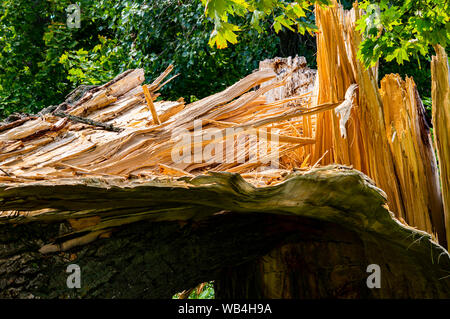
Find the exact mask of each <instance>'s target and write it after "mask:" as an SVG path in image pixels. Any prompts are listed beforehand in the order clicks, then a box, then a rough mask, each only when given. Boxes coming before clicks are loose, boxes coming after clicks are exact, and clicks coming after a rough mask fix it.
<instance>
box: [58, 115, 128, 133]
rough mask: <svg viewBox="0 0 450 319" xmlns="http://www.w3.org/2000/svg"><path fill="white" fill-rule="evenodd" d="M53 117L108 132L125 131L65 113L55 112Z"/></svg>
mask: <svg viewBox="0 0 450 319" xmlns="http://www.w3.org/2000/svg"><path fill="white" fill-rule="evenodd" d="M53 115H55V116H57V117H65V118H68V119H69V120H70V121H72V122H78V123H83V124H88V125H92V126H96V127H99V128H101V129H104V130H106V131H112V132H122V131H123V130H124V129H123V128H120V127H115V126H113V125H112V124H105V123H102V122H97V121H94V120H91V119H88V118H85V117H80V116H75V115H70V114H67V113H64V112H55V113H53Z"/></svg>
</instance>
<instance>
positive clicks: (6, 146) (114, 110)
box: [0, 61, 329, 183]
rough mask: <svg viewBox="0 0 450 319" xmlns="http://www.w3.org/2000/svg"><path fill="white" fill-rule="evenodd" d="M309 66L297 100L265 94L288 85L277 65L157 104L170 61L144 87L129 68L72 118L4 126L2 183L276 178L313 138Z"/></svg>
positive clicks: (91, 94)
mask: <svg viewBox="0 0 450 319" xmlns="http://www.w3.org/2000/svg"><path fill="white" fill-rule="evenodd" d="M303 64H304V65H303V66H302V70H301V71H300V72H303V71H307V72H310V73H311V75H309V76H308V77H305V79H304V80H303V85H304V87H305V89H304V90H303V91H302V92H301V94H299V95H298V96H290V97H289V98H282V99H277V100H276V101H275V100H273V99H272V100H271V99H270V98H269V99H268V98H267V96H266V95H265V94H267V93H268V92H270V91H271V90H273V89H276V88H280V87H282V86H283V85H285V83H286V81H287V79H288V77H289V76H290V75H288V74H285V75H284V76H282V77H277V74H276V73H275V72H274V70H273V69H272V68H263V69H261V70H258V71H256V72H254V73H252V74H250V75H248V76H247V77H245V78H244V79H242V80H241V81H239V82H237V83H236V84H234V85H233V86H231V87H229V88H227V89H226V90H224V91H222V92H219V93H217V94H214V95H212V96H209V97H206V98H204V99H202V100H199V101H197V102H194V103H191V104H188V105H185V103H184V100H183V99H180V100H178V101H176V102H171V101H155V100H156V98H157V96H158V95H159V93H156V91H157V90H159V89H160V88H161V87H162V85H161V84H160V83H161V82H162V81H163V79H164V77H165V76H167V75H168V74H169V72H170V70H171V69H172V67H169V68H168V70H166V71H165V72H164V73H163V74H162V75H161V76H159V77H158V78H157V79H156V80H155V81H154V82H153V83H152V84H149V85H145V84H143V82H144V72H143V70H142V69H137V70H130V71H127V72H125V73H124V74H121V75H119V76H117V77H116V78H115V79H114V80H112V81H110V82H109V83H107V84H105V85H103V86H101V87H97V88H94V89H91V90H90V91H88V92H86V93H85V95H84V96H83V97H82V98H81V99H80V100H78V101H77V102H75V103H74V104H73V105H68V106H66V109H64V113H63V114H66V115H67V118H60V117H58V116H55V114H53V113H49V114H45V115H42V116H36V117H30V118H28V119H27V120H23V121H15V122H14V123H5V124H3V125H2V126H0V131H1V133H0V150H1V152H0V168H1V170H0V181H2V182H15V183H16V182H21V183H27V182H30V181H34V180H54V182H55V183H58V180H60V179H62V178H70V177H74V176H121V177H125V178H133V177H152V176H158V175H169V176H180V175H186V176H189V175H191V174H193V175H197V174H201V173H203V172H205V171H207V170H209V171H210V170H216V171H230V172H237V173H252V172H257V171H259V170H261V169H262V170H270V171H271V173H270V174H269V175H273V171H274V169H275V170H276V169H277V167H270V164H271V163H272V162H273V161H276V163H277V164H279V165H280V166H281V167H282V168H286V169H292V168H293V167H300V166H301V165H302V163H303V162H304V160H305V156H304V152H303V153H299V152H298V149H299V148H302V147H304V146H305V145H311V144H313V143H314V142H315V140H314V139H313V138H312V137H311V136H305V135H304V134H303V130H302V128H301V127H302V122H301V117H302V113H308V112H307V111H308V110H309V109H308V107H310V106H311V105H310V103H311V89H312V87H313V82H314V76H313V75H314V71H312V70H309V69H308V68H307V67H306V61H304V63H303ZM297 73H298V72H297ZM269 81H270V83H268V84H266V83H265V82H269ZM252 89H253V90H252ZM326 107H329V106H328V105H326V106H325V107H322V106H319V107H315V108H313V109H312V110H313V111H314V112H320V111H321V110H325V109H326ZM55 113H56V112H55ZM76 119H83V121H80V120H76ZM80 122H81V123H80ZM95 123H101V124H102V125H95ZM108 127H112V128H115V129H117V130H116V131H114V130H107V128H108ZM197 129H199V130H197ZM261 129H264V130H261ZM183 136H187V137H188V138H189V140H188V143H187V146H189V148H188V150H187V152H184V153H183V152H181V153H182V154H179V152H178V151H185V146H186V145H184V144H183V145H181V144H180V141H178V140H179V139H180V138H181V137H183ZM212 137H215V138H212ZM191 139H192V140H191ZM274 140H275V141H276V142H277V143H272V141H274ZM238 143H241V145H240V146H242V147H238V146H239V145H237V144H238ZM264 143H265V146H266V149H265V150H266V151H267V152H266V153H264V154H263V153H262V151H260V150H262V148H260V146H261V144H264ZM191 144H192V145H191ZM180 145H181V146H180ZM229 145H231V146H232V147H226V146H229ZM198 149H200V152H199V153H200V154H199V155H200V159H198V158H196V156H197V155H198V154H196V153H195V151H196V150H198ZM174 150H175V151H174ZM208 150H209V151H208ZM222 150H223V153H224V154H223V156H222V157H219V156H218V154H217V153H218V152H220V151H222ZM235 153H236V154H235ZM255 155H256V160H255V159H253V158H252V156H253V157H255ZM273 156H276V158H273ZM174 157H176V158H174ZM187 158H189V159H187ZM224 159H226V160H224ZM263 179H264V180H268V179H270V180H273V177H272V176H270V177H267V178H263Z"/></svg>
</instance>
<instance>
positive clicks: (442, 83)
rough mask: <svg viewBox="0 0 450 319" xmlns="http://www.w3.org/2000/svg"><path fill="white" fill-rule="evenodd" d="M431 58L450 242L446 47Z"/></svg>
mask: <svg viewBox="0 0 450 319" xmlns="http://www.w3.org/2000/svg"><path fill="white" fill-rule="evenodd" d="M435 51H436V55H435V56H433V58H432V60H431V78H432V85H431V95H432V100H433V128H434V142H435V145H436V150H437V154H438V158H439V168H440V180H441V188H442V198H443V202H444V212H445V225H446V230H447V242H448V243H450V68H449V63H448V56H447V54H446V53H445V49H444V48H443V47H441V46H440V45H437V46H436V47H435Z"/></svg>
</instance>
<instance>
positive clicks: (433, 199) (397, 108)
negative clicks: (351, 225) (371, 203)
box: [380, 74, 446, 243]
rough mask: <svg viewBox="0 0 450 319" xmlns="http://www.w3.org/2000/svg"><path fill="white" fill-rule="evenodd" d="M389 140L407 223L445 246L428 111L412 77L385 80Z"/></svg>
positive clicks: (382, 88) (443, 223)
mask: <svg viewBox="0 0 450 319" xmlns="http://www.w3.org/2000/svg"><path fill="white" fill-rule="evenodd" d="M380 92H381V98H382V101H383V107H384V118H385V123H386V132H387V138H388V141H389V146H390V148H391V152H392V155H393V159H394V165H395V169H396V172H397V174H398V175H397V176H398V179H397V180H398V183H399V185H400V191H401V195H402V198H403V205H404V207H405V213H406V220H407V221H408V223H410V224H411V225H414V226H416V227H418V228H420V229H422V230H425V231H427V232H428V233H430V234H437V237H438V238H439V241H440V242H441V243H445V237H446V235H445V227H444V225H445V222H444V212H443V206H442V198H441V190H440V187H439V180H438V174H437V171H438V170H437V163H436V157H435V155H434V151H433V147H432V142H431V136H430V134H429V129H428V126H427V124H426V120H425V109H424V107H423V105H422V102H421V101H420V98H419V95H418V92H417V89H416V85H415V83H414V81H413V80H412V79H411V78H407V79H406V81H403V80H402V79H401V78H400V76H399V75H398V74H395V75H394V74H390V75H387V76H386V77H384V79H383V80H382V81H381V90H380Z"/></svg>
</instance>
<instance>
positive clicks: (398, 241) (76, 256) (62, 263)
mask: <svg viewBox="0 0 450 319" xmlns="http://www.w3.org/2000/svg"><path fill="white" fill-rule="evenodd" d="M0 200H1V201H2V206H3V207H5V209H17V208H18V207H19V206H20V205H21V206H26V208H24V209H42V208H50V209H56V211H55V210H45V211H38V212H35V213H29V214H28V215H27V214H22V215H18V216H9V217H8V218H2V219H0V297H2V298H99V297H101V298H170V297H171V296H173V295H174V294H175V293H177V292H180V291H182V290H185V289H189V288H192V287H195V286H196V285H197V284H199V283H201V282H205V281H210V280H217V296H218V297H228V298H240V297H251V298H260V297H261V298H330V297H335V298H361V297H363V298H386V297H396V298H450V277H449V274H450V255H449V254H448V252H447V251H446V250H445V249H444V248H442V247H441V246H439V245H438V244H436V243H435V242H433V241H432V239H431V236H430V235H429V234H427V233H424V232H421V231H418V230H415V229H413V228H410V227H408V226H406V225H402V224H401V223H400V222H399V221H398V220H395V219H394V218H393V215H392V213H390V212H389V211H388V210H387V209H386V206H385V198H384V197H383V193H382V191H381V190H379V189H377V188H376V187H375V186H374V185H373V184H372V182H371V181H370V180H369V179H367V177H365V176H364V175H363V174H361V173H360V172H357V171H355V170H352V169H349V168H346V167H337V166H330V167H324V168H320V169H315V170H312V171H310V172H308V173H303V174H298V173H293V174H292V175H291V176H287V177H286V180H285V181H283V182H281V183H279V184H277V185H275V186H270V187H254V186H252V185H251V184H249V183H248V182H246V181H245V180H243V179H242V178H241V177H240V176H239V175H237V174H229V173H214V174H212V175H210V176H197V177H195V178H180V179H178V180H154V181H152V182H147V183H133V182H130V181H124V180H121V181H118V180H108V179H101V180H95V179H77V180H74V181H70V180H65V181H61V182H60V183H58V184H55V183H45V182H36V183H34V184H30V185H22V184H20V186H19V185H15V186H14V185H12V184H8V185H7V186H5V187H4V186H2V185H0ZM81 217H84V218H81ZM80 218H81V219H80ZM74 219H75V220H76V221H77V222H74ZM83 220H85V221H86V220H87V221H89V223H88V222H87V221H86V222H85V224H84V226H83V222H82V221H83ZM93 234H99V235H95V236H93ZM86 238H89V239H93V240H94V241H92V240H89V241H87V240H86ZM95 239H96V240H95ZM69 264H77V265H79V266H80V268H81V288H80V289H68V288H67V285H66V280H67V277H68V276H69V274H68V273H66V268H67V266H68V265H69ZM370 264H377V265H379V266H380V268H381V288H380V289H369V288H368V287H367V285H366V280H367V277H368V276H369V275H370V274H369V273H367V272H366V269H367V266H368V265H370ZM255 269H257V270H258V271H256V270H255Z"/></svg>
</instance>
